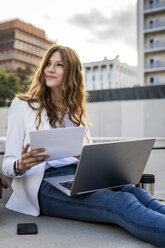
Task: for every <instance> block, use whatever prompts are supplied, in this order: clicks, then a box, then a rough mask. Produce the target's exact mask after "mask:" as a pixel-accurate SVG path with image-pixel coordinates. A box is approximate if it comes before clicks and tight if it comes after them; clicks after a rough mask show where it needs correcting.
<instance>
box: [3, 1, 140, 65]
mask: <svg viewBox="0 0 165 248" xmlns="http://www.w3.org/2000/svg"><path fill="white" fill-rule="evenodd" d="M136 5H137V0H81V1H80V0H58V1H57V0H14V1H12V0H4V1H1V14H0V22H3V21H6V20H9V19H13V18H19V19H21V20H23V21H25V22H28V23H31V24H33V25H34V26H36V27H38V28H41V29H43V30H44V31H45V33H46V36H47V38H48V39H51V40H54V41H57V43H58V44H60V45H64V46H69V47H71V48H73V49H74V50H75V51H76V52H77V54H78V55H79V57H80V60H81V62H82V63H86V62H94V61H100V60H103V59H104V57H105V56H106V57H107V58H108V59H114V58H115V57H116V56H117V55H119V60H120V61H121V62H122V63H127V64H129V65H132V66H136V65H137V27H136Z"/></svg>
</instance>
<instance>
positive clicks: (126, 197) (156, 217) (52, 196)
mask: <svg viewBox="0 0 165 248" xmlns="http://www.w3.org/2000/svg"><path fill="white" fill-rule="evenodd" d="M74 173H75V166H74V165H69V166H66V167H61V168H57V169H55V168H49V169H48V170H46V171H45V174H44V178H46V177H52V176H62V175H69V174H74ZM38 198H39V204H40V211H41V214H43V215H48V216H56V217H64V218H70V219H75V220H80V221H88V222H100V223H115V224H117V225H119V226H121V227H123V228H124V229H126V230H127V231H128V232H130V233H131V234H133V235H134V236H135V237H137V238H139V239H142V240H144V241H146V242H149V243H152V244H154V245H157V246H160V247H165V206H164V205H162V204H161V203H160V202H159V201H157V200H156V199H154V198H153V197H152V196H151V195H150V194H148V192H145V191H144V190H143V189H141V188H137V187H135V186H133V185H130V186H125V187H121V188H119V189H118V190H110V189H105V190H100V191H97V192H94V193H88V194H83V195H79V196H74V197H69V196H67V195H65V194H64V193H61V192H60V191H59V190H57V189H56V188H54V187H53V186H51V185H50V184H48V183H46V182H45V181H44V180H43V181H42V183H41V186H40V190H39V194H38Z"/></svg>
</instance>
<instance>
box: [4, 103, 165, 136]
mask: <svg viewBox="0 0 165 248" xmlns="http://www.w3.org/2000/svg"><path fill="white" fill-rule="evenodd" d="M87 112H88V115H89V118H90V122H91V123H92V124H93V125H91V128H90V129H91V134H92V136H93V137H94V136H96V137H107V136H108V137H165V99H152V100H132V101H109V102H95V103H88V104H87ZM7 115H8V108H0V136H6V127H7Z"/></svg>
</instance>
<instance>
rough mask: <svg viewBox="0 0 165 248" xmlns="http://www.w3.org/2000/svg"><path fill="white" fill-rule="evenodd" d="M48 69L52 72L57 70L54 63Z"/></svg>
mask: <svg viewBox="0 0 165 248" xmlns="http://www.w3.org/2000/svg"><path fill="white" fill-rule="evenodd" d="M48 71H50V72H55V66H54V65H53V64H51V65H50V66H49V68H48Z"/></svg>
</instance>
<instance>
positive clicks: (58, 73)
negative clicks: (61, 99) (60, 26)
mask: <svg viewBox="0 0 165 248" xmlns="http://www.w3.org/2000/svg"><path fill="white" fill-rule="evenodd" d="M44 74H45V83H46V86H47V87H49V88H51V89H52V90H56V89H60V86H61V83H62V80H63V76H64V67H63V62H62V59H61V55H60V53H59V52H58V51H57V52H54V53H53V54H52V55H51V57H50V59H49V61H48V63H47V65H46V67H45V69H44Z"/></svg>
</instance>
